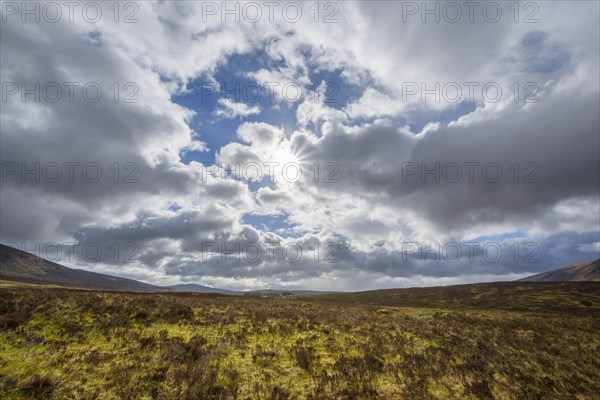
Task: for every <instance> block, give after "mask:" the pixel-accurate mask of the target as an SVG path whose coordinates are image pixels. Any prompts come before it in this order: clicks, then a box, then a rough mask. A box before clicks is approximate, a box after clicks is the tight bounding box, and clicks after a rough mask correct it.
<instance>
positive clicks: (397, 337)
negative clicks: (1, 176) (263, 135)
mask: <svg viewBox="0 0 600 400" xmlns="http://www.w3.org/2000/svg"><path fill="white" fill-rule="evenodd" d="M599 310H600V283H596V282H569V283H529V282H505V283H499V284H494V283H492V284H484V285H461V286H455V287H440V288H427V289H419V290H417V289H395V290H385V291H376V292H363V293H354V294H352V293H341V294H327V295H318V296H312V297H310V296H306V297H294V296H291V297H289V298H288V297H284V298H261V297H246V296H225V295H222V294H218V293H211V294H203V293H191V292H186V293H177V292H170V293H139V292H131V293H128V292H116V291H95V290H73V289H62V288H61V289H56V288H45V289H40V288H30V287H9V288H6V287H0V398H7V399H73V398H82V399H115V398H121V399H190V400H192V399H248V400H249V399H313V400H316V399H319V400H321V399H348V400H350V399H411V400H412V399H444V400H445V399H473V400H474V399H594V400H595V399H597V398H598V397H597V394H598V392H597V389H598V382H599V381H600V359H599V358H598V357H597V355H598V351H599V350H600V311H599Z"/></svg>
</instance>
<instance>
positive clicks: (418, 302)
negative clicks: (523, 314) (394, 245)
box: [313, 281, 600, 313]
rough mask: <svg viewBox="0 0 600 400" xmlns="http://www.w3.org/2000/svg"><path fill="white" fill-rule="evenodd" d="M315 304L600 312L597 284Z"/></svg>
mask: <svg viewBox="0 0 600 400" xmlns="http://www.w3.org/2000/svg"><path fill="white" fill-rule="evenodd" d="M313 299H314V300H315V301H326V302H334V303H342V304H356V305H360V306H375V307H379V306H389V307H415V308H422V307H425V308H448V309H487V310H513V311H562V310H566V311H569V312H571V313H573V312H579V311H582V312H600V282H518V281H513V282H489V283H471V284H467V285H453V286H436V287H422V288H406V289H381V290H371V291H366V292H350V293H337V294H331V295H330V294H323V295H320V296H314V297H313Z"/></svg>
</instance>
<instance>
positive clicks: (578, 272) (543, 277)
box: [518, 258, 600, 282]
mask: <svg viewBox="0 0 600 400" xmlns="http://www.w3.org/2000/svg"><path fill="white" fill-rule="evenodd" d="M518 281H519V282H584V281H585V282H600V258H599V259H597V260H594V261H589V262H585V263H579V264H573V265H569V266H567V267H562V268H557V269H553V270H550V271H546V272H540V273H539V274H535V275H531V276H528V277H525V278H521V279H519V280H518Z"/></svg>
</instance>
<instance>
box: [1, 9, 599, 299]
mask: <svg viewBox="0 0 600 400" xmlns="http://www.w3.org/2000/svg"><path fill="white" fill-rule="evenodd" d="M24 4H25V3H22V2H10V1H7V2H3V3H2V24H1V35H0V36H1V38H0V44H1V61H0V63H1V73H0V76H1V81H2V104H1V106H2V107H1V108H2V110H1V113H0V116H1V127H0V128H1V143H0V145H1V146H0V155H1V160H2V182H1V185H2V186H1V192H0V201H1V203H0V212H1V221H0V222H1V224H0V239H1V241H2V242H3V243H7V244H10V245H13V246H18V247H21V248H23V249H24V250H28V251H30V252H34V253H36V254H37V255H41V256H44V257H46V258H48V259H51V260H54V261H57V262H60V263H62V264H64V265H68V266H72V267H78V268H84V269H88V270H91V271H96V272H104V273H110V274H114V275H119V276H124V277H130V278H135V279H139V280H142V281H145V282H149V283H155V284H176V283H199V284H204V285H210V286H216V287H222V288H228V289H259V288H305V289H335V290H360V289H371V288H384V287H404V286H422V285H445V284H453V283H462V282H474V281H491V280H510V279H516V278H520V277H523V276H526V275H528V274H531V273H536V272H540V271H544V270H547V269H552V268H556V267H560V266H564V265H568V264H571V263H576V262H583V261H589V260H592V259H595V258H598V257H599V256H600V255H599V253H600V237H599V235H600V194H599V190H600V189H599V181H600V172H599V171H600V156H599V152H600V133H599V130H600V123H599V109H600V100H599V99H600V82H599V49H600V43H599V33H600V31H599V22H598V21H599V20H600V18H599V17H600V15H599V14H600V12H599V3H598V2H596V1H576V2H572V1H571V2H566V1H565V2H559V1H553V2H549V1H538V2H531V1H529V2H519V3H515V2H513V1H511V2H497V3H494V2H474V3H470V5H469V4H466V3H465V2H456V3H450V4H447V2H428V3H422V2H387V1H381V2H368V3H367V2H361V1H349V2H320V3H315V2H296V3H294V2H273V3H263V2H260V1H259V2H249V3H245V2H228V3H227V4H226V6H224V3H221V2H200V1H181V2H174V1H173V2H166V1H161V2H153V1H143V2H137V3H135V2H120V3H117V6H115V4H114V2H97V3H94V2H91V3H90V2H74V3H72V4H71V5H65V4H64V3H62V2H55V3H52V2H30V3H29V4H28V5H27V7H28V8H27V9H22V7H25V6H24ZM59 248H60V251H59V250H57V249H59Z"/></svg>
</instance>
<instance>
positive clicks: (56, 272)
mask: <svg viewBox="0 0 600 400" xmlns="http://www.w3.org/2000/svg"><path fill="white" fill-rule="evenodd" d="M0 280H6V281H16V282H24V283H33V284H43V285H44V284H45V285H57V286H64V287H71V288H81V289H102V290H128V291H142V292H150V291H152V292H154V291H164V290H165V289H164V288H162V287H160V286H154V285H150V284H147V283H142V282H138V281H136V280H133V279H126V278H119V277H116V276H111V275H105V274H99V273H96V272H89V271H84V270H81V269H73V268H67V267H65V266H62V265H60V264H57V263H54V262H51V261H48V260H45V259H43V258H40V257H37V256H35V255H33V254H30V253H27V252H24V251H21V250H18V249H15V248H13V247H10V246H6V245H3V244H0Z"/></svg>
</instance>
